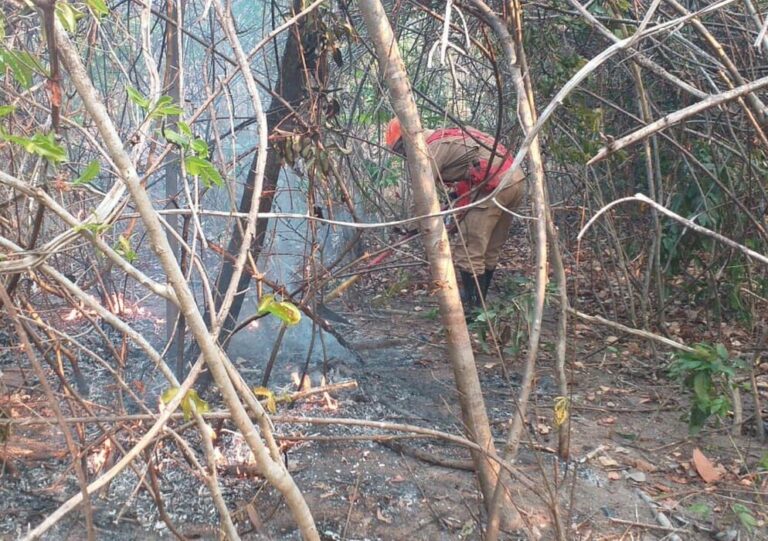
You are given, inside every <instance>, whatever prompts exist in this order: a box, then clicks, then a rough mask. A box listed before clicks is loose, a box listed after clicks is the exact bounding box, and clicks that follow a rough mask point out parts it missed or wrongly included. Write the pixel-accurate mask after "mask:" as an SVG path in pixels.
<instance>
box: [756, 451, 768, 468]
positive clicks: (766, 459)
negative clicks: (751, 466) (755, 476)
mask: <svg viewBox="0 0 768 541" xmlns="http://www.w3.org/2000/svg"><path fill="white" fill-rule="evenodd" d="M757 467H758V469H761V470H763V471H768V453H765V454H764V455H763V458H761V459H760V462H758V463H757Z"/></svg>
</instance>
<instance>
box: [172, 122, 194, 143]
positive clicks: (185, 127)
mask: <svg viewBox="0 0 768 541" xmlns="http://www.w3.org/2000/svg"><path fill="white" fill-rule="evenodd" d="M176 127H177V128H179V131H180V132H181V133H182V134H184V135H186V136H187V137H189V138H190V139H191V138H192V137H193V135H194V134H193V133H192V128H190V127H189V124H187V123H186V122H184V121H183V120H180V121H179V122H177V123H176Z"/></svg>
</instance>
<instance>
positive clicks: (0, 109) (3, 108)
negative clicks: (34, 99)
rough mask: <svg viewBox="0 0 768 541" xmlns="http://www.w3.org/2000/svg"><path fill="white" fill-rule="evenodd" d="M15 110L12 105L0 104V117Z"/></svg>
mask: <svg viewBox="0 0 768 541" xmlns="http://www.w3.org/2000/svg"><path fill="white" fill-rule="evenodd" d="M15 110H16V107H15V106H13V105H0V118H2V117H4V116H8V115H10V114H11V113H13V112H14V111H15Z"/></svg>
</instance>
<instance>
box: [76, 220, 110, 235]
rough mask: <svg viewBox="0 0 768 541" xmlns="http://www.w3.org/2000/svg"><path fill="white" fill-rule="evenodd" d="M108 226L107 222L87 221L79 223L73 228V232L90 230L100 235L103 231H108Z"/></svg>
mask: <svg viewBox="0 0 768 541" xmlns="http://www.w3.org/2000/svg"><path fill="white" fill-rule="evenodd" d="M109 228H110V225H109V224H102V223H98V222H88V223H85V224H80V225H78V226H76V227H75V228H74V231H75V233H80V232H81V231H90V232H91V233H93V234H94V235H101V234H102V233H104V232H105V231H108V230H109Z"/></svg>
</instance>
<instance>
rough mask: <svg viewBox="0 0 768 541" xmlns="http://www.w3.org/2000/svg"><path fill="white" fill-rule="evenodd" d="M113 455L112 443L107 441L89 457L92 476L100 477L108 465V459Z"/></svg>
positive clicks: (88, 463) (89, 469)
mask: <svg viewBox="0 0 768 541" xmlns="http://www.w3.org/2000/svg"><path fill="white" fill-rule="evenodd" d="M111 454H112V441H111V440H105V441H104V444H103V445H101V446H100V447H99V448H98V450H97V451H96V452H95V453H91V454H90V455H88V459H87V467H88V471H89V472H90V473H91V474H92V475H98V474H99V473H101V470H102V469H103V468H104V465H105V464H106V463H107V459H108V458H109V456H110V455H111Z"/></svg>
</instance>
